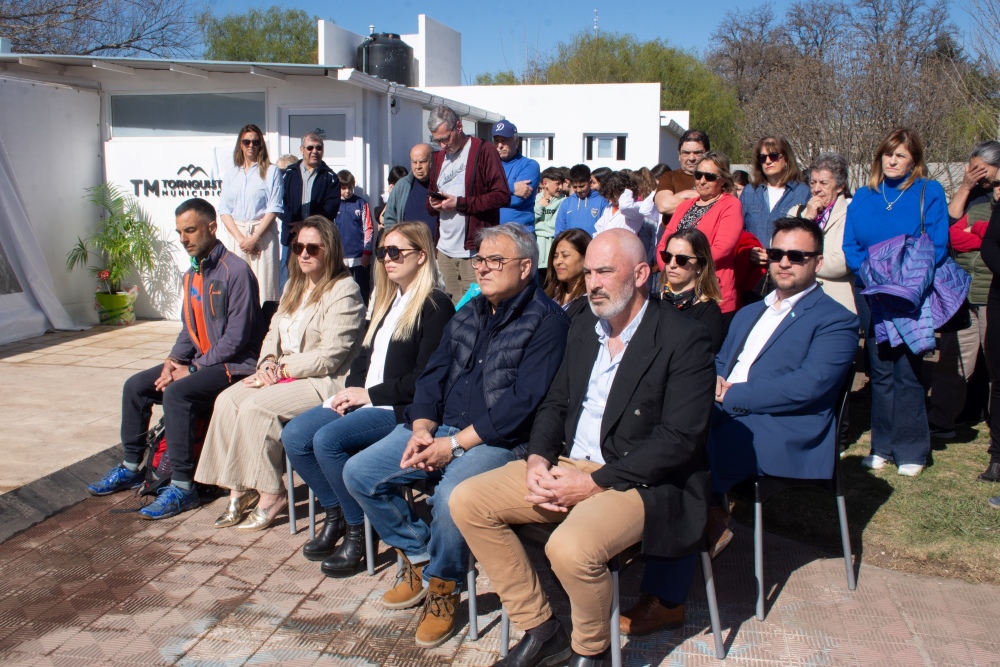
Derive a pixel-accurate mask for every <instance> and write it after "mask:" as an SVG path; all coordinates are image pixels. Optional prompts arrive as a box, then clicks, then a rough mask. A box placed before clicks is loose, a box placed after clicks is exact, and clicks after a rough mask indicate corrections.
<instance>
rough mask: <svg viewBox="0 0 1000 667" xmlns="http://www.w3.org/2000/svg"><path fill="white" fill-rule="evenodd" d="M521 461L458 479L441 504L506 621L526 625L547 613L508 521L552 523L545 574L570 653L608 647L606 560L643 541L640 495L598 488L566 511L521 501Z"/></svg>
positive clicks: (583, 467) (577, 464) (580, 465)
mask: <svg viewBox="0 0 1000 667" xmlns="http://www.w3.org/2000/svg"><path fill="white" fill-rule="evenodd" d="M559 465H560V466H565V467H572V468H576V469H577V470H580V471H581V472H586V473H589V472H593V471H594V470H596V469H598V468H600V467H601V466H600V464H597V463H591V462H589V461H571V460H569V459H565V458H560V459H559ZM526 472H527V463H526V462H525V461H512V462H511V463H508V464H507V465H505V466H503V467H502V468H497V469H496V470H491V471H490V472H486V473H483V474H481V475H477V476H476V477H473V478H471V479H468V480H466V481H465V482H462V483H461V484H460V485H459V486H458V487H456V488H455V490H454V491H452V493H451V500H450V502H449V503H448V507H449V509H450V510H451V517H452V520H454V522H455V525H456V526H458V529H459V530H460V531H462V535H463V536H464V537H465V541H466V542H467V543H468V545H469V548H470V549H471V550H472V553H473V554H475V556H476V559H477V560H478V561H479V562H480V564H481V565H482V566H483V570H484V571H485V572H486V574H487V576H489V578H490V581H491V582H493V586H494V587H495V588H496V590H497V593H498V594H499V595H500V600H501V601H502V602H503V603H504V605H505V606H506V607H507V612H508V613H509V614H510V618H511V621H513V623H514V624H515V625H517V627H518V628H520V629H522V630H530V629H531V628H534V627H536V626H538V625H540V624H541V623H544V622H545V621H546V620H548V619H549V618H551V617H552V616H553V614H552V609H551V607H550V606H549V602H548V600H547V598H546V597H545V592H544V591H543V590H542V586H541V583H540V582H539V580H538V575H537V573H536V572H535V570H534V568H533V567H532V566H531V561H530V560H529V559H528V555H527V553H526V552H525V550H524V546H523V545H522V544H521V541H520V540H519V539H518V538H517V536H516V535H515V534H514V532H513V531H512V530H511V528H510V526H511V525H517V524H525V523H558V524H560V526H559V527H558V528H556V530H555V532H553V533H552V537H550V538H549V541H548V543H547V544H546V545H545V554H546V555H547V556H548V558H549V562H550V563H551V564H552V571H553V572H554V573H555V575H556V577H558V578H559V582H560V583H561V584H562V586H563V588H564V589H565V590H566V594H567V595H568V596H569V600H570V606H571V608H572V619H573V632H572V643H573V650H574V651H576V652H577V653H580V654H582V655H594V654H597V653H600V652H601V651H603V650H605V649H606V648H608V646H610V644H611V632H610V625H609V620H610V614H611V597H612V592H613V583H612V579H611V572H610V571H609V570H608V560H610V559H611V558H612V557H613V556H615V555H616V554H618V553H621V552H622V551H624V550H625V549H627V548H628V547H630V546H632V545H633V544H635V543H636V542H638V541H639V540H641V539H642V528H643V522H644V519H645V511H644V509H643V505H642V499H641V498H640V497H639V492H638V491H637V490H635V489H630V490H628V491H624V492H622V491H610V490H609V491H604V492H602V493H598V494H597V495H596V496H591V497H590V498H588V499H587V500H584V501H583V502H582V503H580V504H579V505H576V506H575V507H572V508H571V509H570V510H569V512H550V511H547V510H543V509H540V508H538V507H537V506H535V505H532V504H531V503H529V502H528V501H526V500H525V499H524V496H525V495H527V493H528V490H527V487H526V484H525V475H526Z"/></svg>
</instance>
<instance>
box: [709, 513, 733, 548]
mask: <svg viewBox="0 0 1000 667" xmlns="http://www.w3.org/2000/svg"><path fill="white" fill-rule="evenodd" d="M731 523H732V517H731V516H730V515H729V512H727V511H726V510H725V509H724V508H722V507H709V508H708V526H707V530H708V555H709V557H710V558H715V557H716V556H718V555H719V554H720V553H722V550H723V549H725V548H726V547H727V546H729V542H730V540H732V539H733V531H732V530H730V529H729V526H730V524H731Z"/></svg>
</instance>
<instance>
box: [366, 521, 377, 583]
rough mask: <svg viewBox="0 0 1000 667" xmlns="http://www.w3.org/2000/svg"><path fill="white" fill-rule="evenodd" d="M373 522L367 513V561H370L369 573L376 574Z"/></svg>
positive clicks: (370, 574)
mask: <svg viewBox="0 0 1000 667" xmlns="http://www.w3.org/2000/svg"><path fill="white" fill-rule="evenodd" d="M373 533H374V531H373V530H372V522H371V521H369V520H368V515H367V514H366V515H365V561H366V562H367V563H368V575H369V576H374V575H375V535H374V534H373Z"/></svg>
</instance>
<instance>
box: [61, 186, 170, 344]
mask: <svg viewBox="0 0 1000 667" xmlns="http://www.w3.org/2000/svg"><path fill="white" fill-rule="evenodd" d="M87 201H89V202H90V203H91V204H93V205H95V206H97V207H99V208H100V209H101V214H102V220H101V221H100V222H99V223H98V225H97V229H96V230H95V231H94V232H93V233H92V234H90V235H89V236H87V237H86V238H78V239H77V244H76V245H75V246H73V249H72V250H70V251H69V254H68V255H67V256H66V269H67V270H69V271H72V270H73V269H75V268H76V267H78V266H85V267H87V268H88V270H89V271H90V273H91V274H92V275H93V276H94V278H96V279H97V280H98V281H99V283H98V284H99V285H100V286H101V288H103V289H101V288H99V289H98V290H97V294H96V295H95V300H96V307H97V311H98V314H99V317H100V322H101V324H113V325H126V324H131V323H132V322H134V321H135V311H134V308H135V297H136V295H137V294H138V293H139V286H138V285H134V286H132V287H131V288H127V289H124V290H123V289H122V287H123V285H122V283H123V282H124V281H125V280H126V279H127V278H128V277H129V275H130V274H131V273H132V272H133V271H134V272H135V273H137V274H140V275H141V274H143V273H147V274H148V273H150V272H152V270H153V268H154V265H155V252H154V249H153V244H154V242H155V241H156V239H157V233H156V227H155V226H154V225H153V224H152V223H151V222H149V221H148V220H147V219H146V214H145V213H144V212H143V211H142V209H141V208H140V207H139V204H138V202H137V201H136V200H135V198H133V197H130V196H128V195H126V194H124V193H123V192H122V191H121V190H119V189H118V188H116V187H115V186H113V185H108V184H101V185H98V186H95V187H92V188H87ZM91 256H94V257H95V258H96V261H95V262H94V263H93V264H92V263H91V262H90V260H91Z"/></svg>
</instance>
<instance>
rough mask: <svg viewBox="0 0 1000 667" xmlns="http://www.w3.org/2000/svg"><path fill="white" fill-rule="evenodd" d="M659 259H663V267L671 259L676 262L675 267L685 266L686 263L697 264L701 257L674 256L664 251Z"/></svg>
mask: <svg viewBox="0 0 1000 667" xmlns="http://www.w3.org/2000/svg"><path fill="white" fill-rule="evenodd" d="M660 257H662V258H663V264H664V265H667V264H670V260H672V259H676V260H677V266H687V263H688V262H694V263H696V264H697V263H698V262H700V261H701V257H693V256H691V255H675V254H673V253H671V252H667V251H666V250H664V251H663V252H661V253H660Z"/></svg>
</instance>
